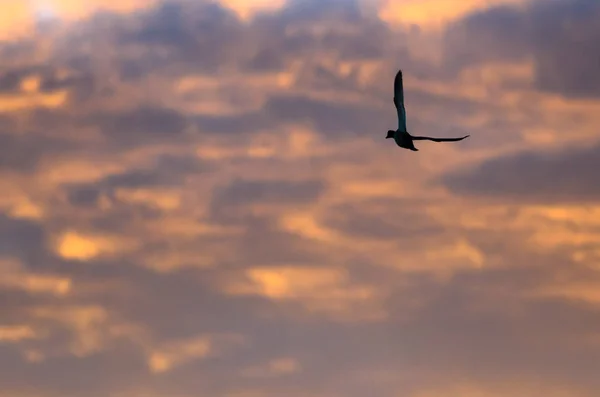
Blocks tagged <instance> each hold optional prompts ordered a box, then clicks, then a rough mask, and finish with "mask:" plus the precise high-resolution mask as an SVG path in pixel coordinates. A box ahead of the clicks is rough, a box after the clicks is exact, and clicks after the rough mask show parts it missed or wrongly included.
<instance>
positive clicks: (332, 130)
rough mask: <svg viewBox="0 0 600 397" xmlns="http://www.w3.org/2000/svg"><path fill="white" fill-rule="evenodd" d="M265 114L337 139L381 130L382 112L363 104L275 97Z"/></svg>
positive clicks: (272, 98)
mask: <svg viewBox="0 0 600 397" xmlns="http://www.w3.org/2000/svg"><path fill="white" fill-rule="evenodd" d="M264 111H265V112H266V113H267V114H268V115H269V116H270V117H271V118H273V119H276V120H278V121H279V122H305V123H307V124H308V125H311V127H313V128H314V129H315V130H316V131H317V132H319V133H321V134H323V135H325V136H328V137H331V138H336V137H340V136H342V135H343V136H348V134H351V135H354V136H356V135H357V134H358V135H365V134H371V133H372V132H373V131H384V130H385V129H386V127H387V125H386V124H385V122H386V121H385V118H384V115H386V114H387V115H389V113H384V112H385V110H384V109H378V108H377V107H368V106H365V104H364V103H363V104H358V103H357V104H336V103H333V102H330V101H324V100H323V101H322V100H318V99H311V98H308V97H306V96H300V95H277V96H272V97H271V98H269V100H268V102H267V103H266V105H265V109H264Z"/></svg>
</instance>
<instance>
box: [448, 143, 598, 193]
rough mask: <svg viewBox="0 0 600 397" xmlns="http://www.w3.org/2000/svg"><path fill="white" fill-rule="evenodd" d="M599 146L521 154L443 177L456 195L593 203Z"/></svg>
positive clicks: (595, 190)
mask: <svg viewBox="0 0 600 397" xmlns="http://www.w3.org/2000/svg"><path fill="white" fill-rule="evenodd" d="M598 167H600V146H598V145H595V146H591V147H588V148H582V149H570V150H563V151H560V152H547V153H543V152H533V151H528V152H523V153H518V154H514V155H509V156H505V157H500V158H496V159H492V160H487V161H485V162H484V163H483V164H481V165H480V166H478V167H477V168H474V169H464V170H460V171H457V172H454V173H451V174H448V175H446V176H444V177H443V178H442V182H443V183H444V184H445V186H447V187H448V188H449V189H450V190H452V191H453V192H455V193H458V194H467V195H477V196H486V197H489V198H496V199H497V200H506V199H507V198H513V199H515V200H528V201H534V202H554V203H560V202H585V201H587V202H594V201H598V200H599V199H600V187H599V186H598V183H597V176H596V170H597V169H598Z"/></svg>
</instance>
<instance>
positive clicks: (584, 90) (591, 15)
mask: <svg viewBox="0 0 600 397" xmlns="http://www.w3.org/2000/svg"><path fill="white" fill-rule="evenodd" d="M599 13H600V8H599V7H598V6H597V3H596V2H594V1H589V0H567V1H558V2H551V3H545V2H531V3H530V4H527V5H526V6H522V7H515V6H507V5H499V6H497V7H492V8H490V9H486V10H481V11H478V12H474V13H472V14H470V15H468V16H466V17H465V18H463V19H462V20H459V21H457V22H456V23H454V24H453V26H452V27H451V28H450V29H449V30H448V31H447V34H446V37H445V41H446V44H445V58H446V63H447V66H449V67H451V68H462V67H465V66H468V65H472V64H476V63H481V62H493V61H499V60H523V59H533V62H534V65H535V66H534V67H535V75H534V81H533V84H534V86H535V87H536V88H538V89H541V90H544V91H548V92H552V93H557V94H561V95H566V96H569V97H597V96H598V92H599V88H600V85H599V84H600V80H598V79H597V73H595V70H597V68H598V64H597V59H598V50H597V47H596V46H594V45H593V43H595V42H596V41H597V40H598V35H599V34H600V31H599V29H598V24H597V23H596V19H597V17H598V14H599Z"/></svg>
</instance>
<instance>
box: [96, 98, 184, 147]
mask: <svg viewBox="0 0 600 397" xmlns="http://www.w3.org/2000/svg"><path fill="white" fill-rule="evenodd" d="M84 123H85V125H87V126H92V127H97V128H99V129H100V130H101V131H102V133H103V134H104V135H105V136H106V137H107V139H108V140H109V142H112V143H119V144H121V145H124V146H130V145H138V144H152V143H158V142H163V143H164V142H168V141H169V140H171V139H173V138H177V139H183V138H184V137H183V133H184V131H185V129H186V127H188V125H189V121H188V119H187V117H186V116H185V115H184V114H182V113H181V112H179V111H177V110H175V109H170V108H164V107H157V106H151V105H146V106H144V105H142V106H139V107H136V108H134V109H131V110H123V111H115V112H106V111H99V112H97V113H95V114H91V115H89V116H86V118H85V120H84Z"/></svg>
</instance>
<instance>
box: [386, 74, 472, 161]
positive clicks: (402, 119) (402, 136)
mask: <svg viewBox="0 0 600 397" xmlns="http://www.w3.org/2000/svg"><path fill="white" fill-rule="evenodd" d="M394 106H395V107H396V111H397V113H398V129H396V131H394V130H389V131H388V133H387V136H386V139H387V138H393V139H394V141H395V142H396V145H398V146H400V147H401V148H404V149H409V150H412V151H414V152H416V151H418V150H419V149H417V148H416V147H415V145H414V143H413V141H416V140H429V141H434V142H455V141H462V140H463V139H465V138H467V137H468V136H469V135H466V136H463V137H460V138H432V137H428V136H413V135H410V134H409V133H408V130H407V128H406V109H405V107H404V84H403V81H402V70H398V73H396V77H395V78H394Z"/></svg>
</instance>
